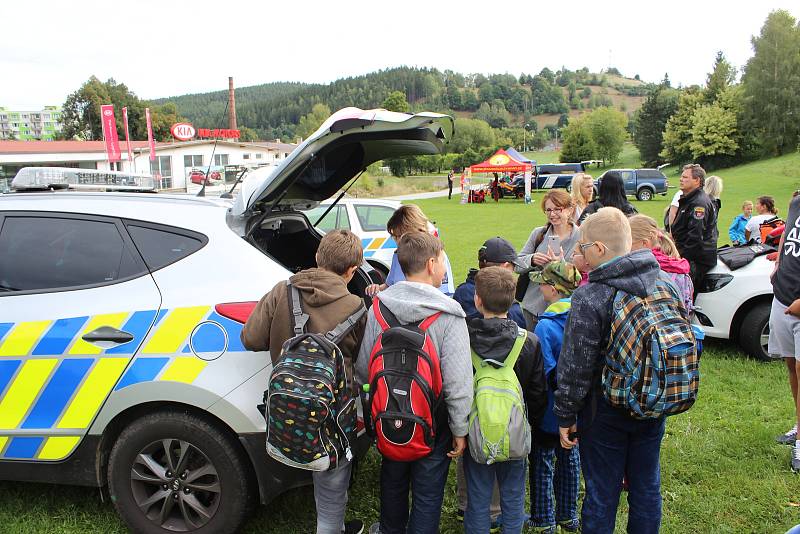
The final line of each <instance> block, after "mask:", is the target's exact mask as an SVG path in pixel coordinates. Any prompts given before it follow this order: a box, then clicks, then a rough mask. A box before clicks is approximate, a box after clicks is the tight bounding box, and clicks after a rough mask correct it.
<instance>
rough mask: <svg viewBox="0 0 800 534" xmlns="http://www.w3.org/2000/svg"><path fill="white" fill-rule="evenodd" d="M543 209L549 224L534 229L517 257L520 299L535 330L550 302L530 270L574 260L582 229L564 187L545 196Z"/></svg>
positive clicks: (531, 328) (531, 329)
mask: <svg viewBox="0 0 800 534" xmlns="http://www.w3.org/2000/svg"><path fill="white" fill-rule="evenodd" d="M542 211H543V212H544V214H545V218H546V220H547V223H546V224H545V225H544V226H540V227H538V228H534V230H533V232H531V235H530V237H529V238H528V242H527V243H525V246H524V247H522V250H521V251H520V254H519V256H518V258H517V267H516V271H517V272H518V273H519V274H520V277H519V280H518V282H517V300H519V301H520V304H521V305H522V314H523V315H524V316H525V323H526V324H527V327H528V330H530V331H533V329H534V327H535V326H536V323H537V322H538V320H539V319H538V318H539V315H540V314H541V313H542V312H544V309H545V308H546V307H547V304H546V303H545V301H544V297H542V293H541V291H539V284H536V283H532V282H531V281H530V277H529V274H528V273H530V272H531V271H538V270H541V268H542V267H544V266H545V265H547V264H548V263H550V262H551V261H555V260H559V259H564V260H565V261H570V260H571V259H572V254H573V249H574V248H575V243H576V242H577V241H578V235H579V233H580V232H579V230H578V226H577V225H576V224H575V220H574V218H573V217H574V214H575V203H574V201H573V200H572V197H571V196H570V195H569V193H567V192H566V191H564V190H563V189H552V190H550V191H549V192H548V193H547V194H546V195H545V196H544V198H543V199H542Z"/></svg>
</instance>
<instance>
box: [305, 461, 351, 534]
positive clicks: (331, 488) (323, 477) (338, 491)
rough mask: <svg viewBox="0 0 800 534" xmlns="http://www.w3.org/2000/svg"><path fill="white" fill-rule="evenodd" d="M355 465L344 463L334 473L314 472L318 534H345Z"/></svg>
mask: <svg viewBox="0 0 800 534" xmlns="http://www.w3.org/2000/svg"><path fill="white" fill-rule="evenodd" d="M352 470H353V463H352V462H347V461H345V463H343V464H342V465H340V466H339V467H337V468H336V469H334V470H332V471H314V473H313V474H312V477H313V479H314V501H316V503H317V534H341V533H342V532H344V512H345V508H347V487H348V485H349V484H350V472H351V471H352Z"/></svg>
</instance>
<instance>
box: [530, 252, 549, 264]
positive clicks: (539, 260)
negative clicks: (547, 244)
mask: <svg viewBox="0 0 800 534" xmlns="http://www.w3.org/2000/svg"><path fill="white" fill-rule="evenodd" d="M551 261H553V256H552V254H550V253H549V252H534V253H533V258H532V263H533V265H538V266H539V267H544V266H545V265H547V264H548V263H550V262H551ZM533 265H531V267H533Z"/></svg>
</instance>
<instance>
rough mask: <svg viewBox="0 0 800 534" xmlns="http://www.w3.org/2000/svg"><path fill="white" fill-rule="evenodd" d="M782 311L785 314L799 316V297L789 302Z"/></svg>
mask: <svg viewBox="0 0 800 534" xmlns="http://www.w3.org/2000/svg"><path fill="white" fill-rule="evenodd" d="M783 313H785V314H786V315H793V316H795V317H800V299H797V300H795V301H794V302H792V303H791V304H789V307H788V308H786V311H784V312H783Z"/></svg>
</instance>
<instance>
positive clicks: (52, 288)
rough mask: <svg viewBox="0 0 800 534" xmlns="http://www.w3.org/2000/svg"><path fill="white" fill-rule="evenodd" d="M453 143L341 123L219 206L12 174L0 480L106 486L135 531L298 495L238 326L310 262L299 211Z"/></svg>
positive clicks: (3, 237) (65, 178)
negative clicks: (383, 163) (378, 165)
mask: <svg viewBox="0 0 800 534" xmlns="http://www.w3.org/2000/svg"><path fill="white" fill-rule="evenodd" d="M452 133H453V119H452V118H451V117H449V116H446V115H439V114H433V113H420V114H417V115H408V114H403V113H392V112H388V111H385V110H373V111H363V110H360V109H356V108H347V109H344V110H341V111H339V112H337V113H335V114H334V115H332V116H331V117H330V118H329V119H328V120H327V121H325V123H323V125H322V126H321V127H320V129H319V130H318V131H317V132H316V133H314V134H313V135H312V136H311V137H309V139H307V140H306V141H305V142H304V143H303V144H301V145H300V146H299V147H298V148H297V149H296V150H295V151H294V152H292V153H291V154H290V155H289V157H287V158H286V159H285V160H284V161H283V163H282V164H281V165H280V166H279V167H277V168H274V169H267V170H266V171H261V172H259V171H254V173H253V175H252V176H251V177H250V178H249V179H246V180H245V181H244V182H243V184H242V190H241V192H240V194H239V196H238V197H237V198H236V199H235V200H234V201H233V202H230V201H223V200H218V199H210V198H197V197H192V196H177V195H172V196H171V195H162V194H155V193H152V192H151V193H141V192H136V191H145V190H152V189H153V180H152V177H142V176H133V175H127V174H124V173H118V172H105V171H85V170H83V169H61V170H54V169H51V168H39V169H23V170H22V171H20V173H19V174H18V175H17V177H16V178H15V179H14V182H13V187H14V188H15V190H16V191H17V192H15V193H10V194H3V195H0V479H2V480H14V481H31V482H51V483H62V484H74V485H87V486H98V487H103V488H108V493H110V497H111V502H112V503H114V506H115V507H116V509H117V512H118V513H119V515H120V516H121V517H122V519H123V520H124V521H125V523H126V524H127V526H128V528H129V529H130V530H131V531H132V532H137V533H139V532H141V533H146V534H165V533H167V532H176V531H178V532H180V531H201V532H213V533H229V532H234V531H236V530H238V529H239V527H240V526H241V525H242V523H243V522H244V520H245V518H246V512H247V510H248V509H249V504H250V503H251V502H252V501H255V500H260V501H261V502H268V501H269V500H271V499H272V498H273V497H275V496H276V495H278V494H279V493H281V492H282V491H285V490H287V489H289V488H291V487H295V486H297V485H300V484H303V483H307V482H308V481H310V477H309V474H308V472H307V471H300V470H298V469H293V468H289V467H287V466H284V465H283V464H279V463H276V462H275V461H272V460H271V459H269V457H268V455H267V453H266V439H265V429H266V424H265V420H264V415H263V413H262V412H261V411H260V409H259V408H258V405H259V404H260V403H261V402H262V398H263V392H264V389H265V387H266V386H267V381H268V377H269V372H270V369H271V362H270V357H269V354H268V353H266V352H261V353H253V352H248V351H246V350H245V348H244V347H243V346H242V343H241V341H240V333H241V329H242V325H243V324H244V322H245V321H246V320H247V318H248V317H249V315H250V313H251V312H252V310H253V308H254V307H255V305H256V302H257V301H258V300H259V299H260V298H261V296H262V295H263V294H264V293H265V292H267V291H268V290H270V289H271V288H272V287H273V286H275V284H277V283H279V282H280V281H282V280H286V279H287V278H288V277H289V276H290V275H291V273H292V272H296V271H298V270H300V269H304V268H307V267H312V266H314V265H315V253H316V250H317V247H318V245H319V240H320V239H321V234H320V233H319V232H317V231H316V230H315V229H314V228H313V227H312V226H311V224H310V223H309V222H308V219H307V218H306V216H305V215H303V213H302V212H300V211H297V210H298V209H300V208H302V209H309V208H312V207H314V205H315V204H316V203H317V202H319V201H321V200H323V199H327V198H329V197H330V196H331V195H332V194H333V193H334V192H336V191H338V190H339V189H341V187H342V186H343V185H344V184H345V183H347V182H348V181H349V180H351V179H352V178H353V177H354V176H356V175H357V174H358V173H359V172H361V171H362V170H363V169H365V168H366V167H367V166H368V165H370V164H371V163H374V162H375V161H378V160H382V159H384V158H387V157H392V156H402V155H414V154H437V153H440V152H441V151H442V149H443V143H444V141H445V140H446V139H449V138H450V137H451V136H452ZM145 182H147V183H145ZM77 188H92V189H98V188H100V189H102V190H106V191H108V190H111V191H114V192H82V191H70V190H69V189H77ZM22 191H27V192H22ZM122 191H125V192H122ZM370 272H372V273H373V274H374V270H372V269H371V268H370V267H369V266H368V265H367V264H365V265H364V267H363V268H362V269H361V270H360V271H358V272H357V275H356V276H354V278H353V280H352V281H351V283H350V290H351V291H352V292H353V293H354V294H357V295H362V296H363V295H364V289H365V288H366V286H367V285H369V284H370V283H373V282H375V281H376V280H375V279H374V278H371V277H370ZM287 313H288V310H287ZM360 445H361V447H362V450H363V449H364V448H365V446H366V445H367V443H364V441H363V440H361V443H360Z"/></svg>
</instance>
